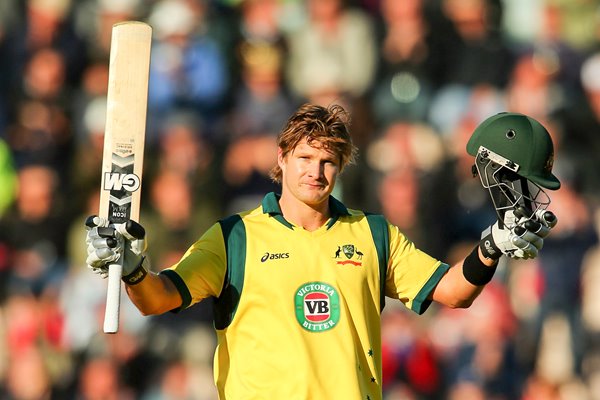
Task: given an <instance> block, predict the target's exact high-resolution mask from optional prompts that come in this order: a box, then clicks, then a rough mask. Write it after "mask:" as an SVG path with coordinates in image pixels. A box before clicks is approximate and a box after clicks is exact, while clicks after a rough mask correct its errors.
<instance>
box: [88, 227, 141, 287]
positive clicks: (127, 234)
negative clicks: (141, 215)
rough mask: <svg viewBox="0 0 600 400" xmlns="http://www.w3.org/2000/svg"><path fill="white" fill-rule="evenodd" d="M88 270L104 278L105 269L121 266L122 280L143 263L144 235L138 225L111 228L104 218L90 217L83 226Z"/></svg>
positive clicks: (105, 275)
mask: <svg viewBox="0 0 600 400" xmlns="http://www.w3.org/2000/svg"><path fill="white" fill-rule="evenodd" d="M85 225H86V229H87V235H86V239H85V242H86V244H87V254H88V255H87V259H86V263H87V265H88V267H89V268H90V269H91V270H92V271H93V272H95V273H97V274H99V275H100V276H102V277H103V278H106V277H107V276H108V266H109V265H110V264H113V263H116V262H121V260H122V264H123V272H122V276H128V275H130V274H131V273H132V272H133V271H135V270H136V269H137V268H139V267H140V266H141V265H142V263H144V261H145V260H146V256H145V252H146V231H145V230H144V228H143V227H142V226H141V225H140V224H139V223H137V222H135V221H133V220H129V221H127V222H123V223H120V224H112V223H110V221H109V220H108V219H106V218H102V217H98V216H95V215H93V216H90V217H88V218H87V220H86V222H85Z"/></svg>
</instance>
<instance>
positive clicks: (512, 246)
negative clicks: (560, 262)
mask: <svg viewBox="0 0 600 400" xmlns="http://www.w3.org/2000/svg"><path fill="white" fill-rule="evenodd" d="M529 215H530V216H529V217H528V216H527V212H526V211H525V209H524V208H523V207H518V208H517V209H515V210H509V211H507V212H506V214H505V216H504V221H503V223H502V224H501V223H500V221H496V223H495V224H494V225H492V226H490V227H489V228H487V229H486V230H485V231H484V232H483V233H482V236H483V238H482V239H481V242H480V244H479V246H480V248H481V252H482V254H483V255H484V256H485V257H486V258H491V259H496V260H497V259H499V258H500V257H501V256H502V255H503V254H505V255H507V256H508V257H511V258H520V259H524V260H527V259H532V258H535V257H537V255H538V253H539V251H540V250H541V249H542V247H543V246H544V238H545V237H546V236H548V234H550V230H551V229H552V228H553V227H554V226H556V223H557V222H558V219H557V218H556V216H555V215H554V213H552V212H551V211H546V210H538V211H537V212H536V213H534V214H533V215H531V213H529ZM501 226H502V228H501Z"/></svg>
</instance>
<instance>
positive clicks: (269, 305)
mask: <svg viewBox="0 0 600 400" xmlns="http://www.w3.org/2000/svg"><path fill="white" fill-rule="evenodd" d="M277 144H278V153H277V160H278V162H277V165H276V167H275V168H274V169H273V171H272V177H273V179H274V180H275V181H277V182H279V183H281V193H280V194H276V193H269V194H267V195H266V196H265V197H264V199H263V201H262V203H261V204H259V205H258V206H257V207H256V208H255V209H253V210H249V211H245V212H242V213H239V214H236V215H232V216H230V217H228V218H225V219H223V220H220V221H218V222H217V223H215V224H214V225H213V226H212V227H211V228H210V229H209V230H208V231H207V232H206V233H205V234H204V235H203V236H202V237H201V238H200V239H199V240H198V241H196V242H195V243H193V244H191V246H190V247H189V249H188V251H187V252H186V253H185V255H184V256H183V257H182V258H181V260H180V261H179V262H177V263H176V264H175V265H173V266H167V268H166V269H164V270H162V271H161V272H160V273H159V274H155V273H153V272H149V271H148V270H147V268H146V266H145V264H146V260H147V259H146V258H145V255H144V244H143V243H144V239H143V235H142V234H141V233H140V232H142V230H141V229H140V228H141V227H140V226H139V224H135V223H130V224H129V225H127V224H126V223H121V224H116V225H115V224H111V223H109V222H108V221H107V220H106V219H103V218H99V217H95V218H93V219H92V221H93V223H92V224H90V227H89V230H88V234H87V244H88V259H87V262H88V264H89V265H90V267H92V268H93V269H94V271H97V272H100V273H101V274H102V273H105V271H106V265H107V264H110V263H113V262H114V261H115V260H117V259H119V258H124V260H123V271H124V272H123V275H124V280H125V283H126V287H127V293H128V295H129V296H130V298H131V300H132V301H133V302H134V304H135V305H136V306H137V307H138V308H139V309H140V311H141V312H142V313H143V314H145V315H149V314H160V313H164V312H168V311H174V312H177V311H178V310H182V309H185V308H187V307H190V306H192V305H193V304H195V303H197V302H199V301H202V300H203V299H205V298H207V297H213V298H215V310H214V324H215V329H216V331H217V336H218V347H217V349H216V355H215V365H214V374H215V382H216V385H217V389H218V392H219V397H220V398H221V399H242V398H243V399H292V398H293V399H307V400H308V399H371V400H381V399H382V351H381V323H380V316H381V311H382V309H383V307H384V299H385V297H388V298H392V299H398V300H400V301H401V302H402V303H403V304H404V305H405V306H406V307H407V308H408V309H410V310H412V311H414V312H415V313H418V314H421V313H423V312H425V311H426V310H427V308H428V307H429V305H430V304H431V302H432V301H436V302H439V303H441V304H444V305H446V306H449V307H469V306H470V305H471V303H472V302H473V301H474V300H475V298H476V297H477V296H478V295H479V294H480V293H481V291H482V289H483V288H484V286H485V285H486V284H487V283H488V282H490V280H491V279H492V277H493V275H494V271H495V269H496V266H497V263H498V259H499V258H500V257H502V256H503V255H506V256H509V257H515V258H522V259H531V258H534V257H536V256H537V254H538V252H539V250H540V249H541V248H542V245H543V241H544V238H545V237H546V236H547V235H548V234H549V232H550V230H551V228H552V227H553V226H554V225H555V224H556V217H555V216H554V214H552V212H550V211H548V210H547V209H546V208H547V206H548V204H549V198H548V196H547V195H545V192H544V190H543V189H542V187H544V188H547V189H557V188H558V187H559V186H560V183H559V181H558V179H557V178H556V177H555V176H554V175H553V174H552V171H551V167H552V157H553V146H552V142H551V140H550V136H549V134H548V132H547V131H546V130H545V129H544V127H542V126H541V125H540V124H539V123H537V121H534V120H533V119H531V118H529V117H527V116H525V115H520V114H508V113H505V114H499V115H497V116H494V117H491V118H490V119H489V120H487V121H485V122H484V123H483V124H481V125H480V126H479V127H478V128H477V129H476V131H475V132H474V134H473V137H472V138H471V141H470V142H469V145H468V151H469V152H470V153H471V154H473V155H474V156H475V157H476V163H475V164H476V171H478V173H479V175H480V177H481V179H482V182H483V183H484V186H485V187H486V189H487V190H489V191H490V193H491V194H492V197H493V199H494V204H495V206H496V209H497V210H498V216H499V217H498V218H499V219H498V220H497V221H495V222H493V223H492V225H491V226H490V227H489V228H488V229H486V231H485V233H484V235H483V239H482V240H481V241H480V242H479V243H478V244H477V245H476V246H474V248H473V250H472V251H471V252H470V253H469V254H467V255H466V256H465V258H464V259H463V260H462V261H461V262H459V263H457V264H456V265H454V266H452V267H451V266H449V265H448V264H446V263H444V262H442V261H440V260H436V259H434V258H433V257H431V256H429V255H427V254H426V253H424V252H422V251H421V250H419V249H418V248H416V246H415V245H414V244H413V243H412V242H411V241H410V240H409V239H408V238H407V237H406V236H404V234H403V233H402V232H401V231H400V230H399V229H398V228H397V227H396V226H394V225H392V224H390V223H389V222H388V221H387V220H386V219H385V218H384V216H382V215H377V214H370V213H366V212H363V211H359V210H353V209H349V208H347V207H346V206H345V205H344V204H343V203H341V202H340V201H339V200H337V199H335V198H334V197H333V196H332V195H331V193H332V191H333V188H334V186H335V183H336V180H337V178H338V175H339V174H340V173H341V172H342V171H343V170H344V168H345V167H346V166H347V165H348V164H350V163H352V161H353V158H354V156H355V153H356V149H355V147H354V145H353V144H352V141H351V138H350V134H349V131H348V116H347V113H346V112H345V111H344V110H343V108H342V107H340V106H337V105H334V106H330V107H321V106H317V105H312V104H306V105H304V106H302V107H300V108H299V109H298V110H297V111H296V113H294V114H293V115H292V116H291V117H290V118H289V120H288V122H287V124H286V126H285V127H284V129H283V130H282V131H281V132H280V134H279V135H278V139H277ZM136 232H137V233H136Z"/></svg>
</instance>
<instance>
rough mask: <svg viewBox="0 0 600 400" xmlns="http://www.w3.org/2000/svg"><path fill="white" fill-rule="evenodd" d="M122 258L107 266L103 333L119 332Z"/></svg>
mask: <svg viewBox="0 0 600 400" xmlns="http://www.w3.org/2000/svg"><path fill="white" fill-rule="evenodd" d="M121 260H122V258H121V259H120V260H119V262H117V263H115V264H111V265H109V266H108V288H107V290H106V310H105V312H104V333H117V331H118V330H119V309H120V306H121V274H122V272H123V265H122V264H121V262H122V261H121Z"/></svg>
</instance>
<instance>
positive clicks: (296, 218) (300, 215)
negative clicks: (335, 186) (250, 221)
mask: <svg viewBox="0 0 600 400" xmlns="http://www.w3.org/2000/svg"><path fill="white" fill-rule="evenodd" d="M279 207H280V208H281V212H282V214H283V217H284V218H285V219H286V221H288V222H290V223H292V224H293V225H294V226H298V227H300V228H303V229H305V230H307V231H309V232H312V231H316V230H317V229H319V228H320V227H321V226H323V225H324V224H325V223H326V222H327V220H329V218H330V216H331V212H330V210H329V196H327V197H326V198H325V199H324V200H323V201H321V202H319V203H315V204H307V203H305V202H303V201H301V200H299V199H297V198H296V197H294V196H293V195H291V194H290V193H289V192H287V191H286V190H285V189H284V190H283V192H282V194H281V198H280V199H279Z"/></svg>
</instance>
